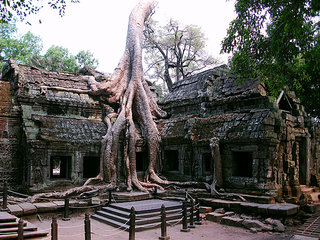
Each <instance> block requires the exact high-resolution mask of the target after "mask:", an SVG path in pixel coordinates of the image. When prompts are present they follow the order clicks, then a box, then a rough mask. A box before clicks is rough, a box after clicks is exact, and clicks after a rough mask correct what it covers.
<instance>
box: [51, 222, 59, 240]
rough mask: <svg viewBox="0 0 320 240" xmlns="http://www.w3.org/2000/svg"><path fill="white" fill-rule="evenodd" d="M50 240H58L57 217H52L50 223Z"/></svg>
mask: <svg viewBox="0 0 320 240" xmlns="http://www.w3.org/2000/svg"><path fill="white" fill-rule="evenodd" d="M51 240H58V223H57V217H56V216H53V217H52V223H51Z"/></svg>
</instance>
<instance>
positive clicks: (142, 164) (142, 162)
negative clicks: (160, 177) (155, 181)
mask: <svg viewBox="0 0 320 240" xmlns="http://www.w3.org/2000/svg"><path fill="white" fill-rule="evenodd" d="M136 164H137V171H138V172H142V171H146V170H147V168H148V159H147V153H145V152H136Z"/></svg>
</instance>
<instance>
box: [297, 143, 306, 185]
mask: <svg viewBox="0 0 320 240" xmlns="http://www.w3.org/2000/svg"><path fill="white" fill-rule="evenodd" d="M298 146H299V183H300V184H302V185H305V184H307V141H306V139H302V140H300V141H298Z"/></svg>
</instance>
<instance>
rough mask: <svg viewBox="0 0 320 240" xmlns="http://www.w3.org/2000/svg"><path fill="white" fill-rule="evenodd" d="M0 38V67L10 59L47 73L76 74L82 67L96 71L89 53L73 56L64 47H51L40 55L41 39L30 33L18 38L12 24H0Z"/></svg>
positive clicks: (94, 62) (84, 52)
mask: <svg viewBox="0 0 320 240" xmlns="http://www.w3.org/2000/svg"><path fill="white" fill-rule="evenodd" d="M0 36H1V39H0V67H1V66H2V65H3V61H4V60H7V59H10V58H11V59H14V60H16V61H17V62H18V63H22V64H28V65H33V66H36V67H40V68H43V69H45V70H47V71H66V72H77V71H78V70H80V69H81V68H82V67H84V66H89V67H91V68H92V69H96V67H97V65H98V60H97V59H95V58H94V57H93V54H92V53H91V52H90V51H84V50H81V51H80V52H79V53H78V54H77V55H75V56H73V55H72V54H71V53H70V52H69V50H68V49H66V48H64V47H61V46H52V47H50V48H49V49H48V50H47V52H46V53H45V54H44V55H41V51H42V48H43V46H42V40H41V38H40V37H38V36H35V35H33V34H32V33H31V32H28V33H26V34H24V35H22V36H18V34H17V28H16V26H15V24H14V23H2V24H0Z"/></svg>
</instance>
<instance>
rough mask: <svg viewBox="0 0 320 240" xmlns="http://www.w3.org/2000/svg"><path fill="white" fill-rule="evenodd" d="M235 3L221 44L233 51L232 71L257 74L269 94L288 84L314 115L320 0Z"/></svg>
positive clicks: (319, 85)
mask: <svg viewBox="0 0 320 240" xmlns="http://www.w3.org/2000/svg"><path fill="white" fill-rule="evenodd" d="M235 9H236V13H237V18H236V19H235V20H233V21H232V22H231V24H230V27H229V29H228V34H227V37H226V38H225V39H224V41H223V45H222V52H226V53H230V52H232V53H233V57H232V59H231V69H232V73H234V74H239V75H240V76H241V78H242V79H245V78H246V77H259V79H261V80H262V81H264V82H266V83H267V86H268V88H269V90H270V92H271V93H272V94H273V95H274V96H278V94H279V91H280V90H281V89H283V88H284V87H285V86H288V87H289V88H290V89H291V90H295V92H296V94H297V96H298V97H299V98H300V99H301V102H302V104H303V105H304V106H305V107H306V110H307V111H308V112H309V113H310V114H313V115H317V116H319V114H320V105H319V103H320V46H319V40H320V39H319V38H320V36H319V29H320V25H319V10H320V2H319V1H318V0H301V1H295V0H285V1H283V0H237V1H236V4H235Z"/></svg>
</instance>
